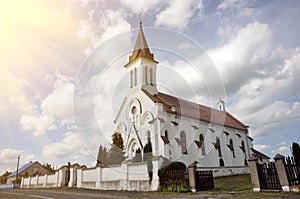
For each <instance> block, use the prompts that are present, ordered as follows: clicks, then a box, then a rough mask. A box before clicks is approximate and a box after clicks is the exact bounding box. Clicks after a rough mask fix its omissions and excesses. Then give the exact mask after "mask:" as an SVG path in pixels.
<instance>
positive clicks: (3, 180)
mask: <svg viewBox="0 0 300 199" xmlns="http://www.w3.org/2000/svg"><path fill="white" fill-rule="evenodd" d="M10 174H11V172H9V171H6V172H5V173H4V174H3V175H2V176H0V184H6V181H7V178H8V176H9V175H10Z"/></svg>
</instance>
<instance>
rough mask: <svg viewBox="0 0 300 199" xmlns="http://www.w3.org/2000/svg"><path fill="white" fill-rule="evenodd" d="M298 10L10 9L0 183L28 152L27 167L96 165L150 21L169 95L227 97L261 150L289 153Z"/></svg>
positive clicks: (298, 57) (177, 2) (103, 2)
mask: <svg viewBox="0 0 300 199" xmlns="http://www.w3.org/2000/svg"><path fill="white" fill-rule="evenodd" d="M299 8H300V1H298V0H285V1H283V0H272V1H271V0H268V1H266V0H265V1H264V0H260V1H258V0H257V1H255V0H218V1H209V0H195V1H193V0H185V1H181V0H172V1H171V0H152V1H146V0H139V1H134V0H114V1H113V0H98V1H96V0H43V1H40V0H26V1H25V0H24V1H22V0H0V55H1V56H0V127H1V139H0V174H2V173H4V172H5V171H14V170H15V168H16V164H17V157H18V155H19V154H20V155H21V162H20V163H21V165H23V164H25V163H27V162H29V161H35V160H37V161H39V162H41V163H42V164H43V163H50V164H51V165H53V166H54V167H55V168H57V167H59V166H61V165H62V164H66V163H67V162H71V163H74V162H78V163H80V164H85V165H87V166H93V165H94V163H95V160H96V155H97V150H98V147H99V145H100V144H103V145H105V146H108V147H109V143H110V140H111V134H112V133H113V131H114V128H113V118H114V116H115V115H116V112H117V110H118V108H119V106H120V104H121V102H122V99H123V97H124V96H125V94H126V93H125V92H124V90H126V88H127V85H128V83H127V80H128V77H127V72H126V70H125V68H124V67H123V66H124V65H125V64H126V63H127V61H128V56H129V55H130V53H131V50H132V48H133V46H134V40H135V36H136V33H137V28H138V27H139V13H140V12H142V19H143V27H144V32H145V35H146V38H147V41H148V44H149V46H150V49H151V51H152V52H153V53H154V54H155V58H156V60H157V61H159V64H158V72H157V81H158V85H159V86H158V88H159V90H161V91H164V92H168V93H171V94H176V96H179V97H181V98H184V99H188V100H192V101H195V102H198V103H201V104H204V105H208V106H211V107H214V108H216V102H217V101H216V100H217V98H219V97H222V98H223V99H224V100H225V103H226V110H227V111H228V112H230V113H231V114H233V115H234V116H236V117H237V118H239V119H240V120H241V121H242V122H243V123H245V124H247V125H249V126H250V135H251V137H253V138H254V146H255V148H256V149H257V150H260V151H262V152H263V153H265V154H267V155H269V156H270V157H274V156H275V155H276V154H277V153H281V154H283V155H290V148H289V147H290V146H291V144H292V142H298V143H299V142H300V136H299V130H300V88H299V84H300V78H299V77H300V39H299V35H300V26H299V22H298V19H299V18H300V13H299ZM195 69H196V70H195ZM197 69H198V70H197ZM195 71H196V72H195ZM197 71H198V72H197ZM174 81H178V82H176V83H174ZM218 89H219V90H218ZM216 90H218V92H217V91H216ZM219 91H220V92H219Z"/></svg>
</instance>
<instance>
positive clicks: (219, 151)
mask: <svg viewBox="0 0 300 199" xmlns="http://www.w3.org/2000/svg"><path fill="white" fill-rule="evenodd" d="M216 148H217V149H218V154H219V157H222V151H221V143H220V138H219V137H216Z"/></svg>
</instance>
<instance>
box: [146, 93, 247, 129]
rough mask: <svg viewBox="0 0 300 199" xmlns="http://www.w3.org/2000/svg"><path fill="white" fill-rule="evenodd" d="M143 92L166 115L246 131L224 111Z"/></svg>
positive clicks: (243, 126)
mask: <svg viewBox="0 0 300 199" xmlns="http://www.w3.org/2000/svg"><path fill="white" fill-rule="evenodd" d="M143 92H144V93H145V94H146V95H147V96H148V97H149V98H150V99H151V100H152V101H153V102H155V103H161V104H163V106H164V110H165V111H166V112H167V113H171V114H175V115H180V116H185V117H190V118H193V119H198V120H201V121H205V122H209V123H215V124H219V125H224V126H227V127H232V128H236V129H240V130H244V131H246V130H247V126H246V125H245V124H243V123H242V122H241V121H239V120H238V119H237V118H235V117H234V116H232V115H231V114H229V113H228V112H225V111H219V110H216V109H213V108H210V107H207V106H204V105H201V104H197V103H194V102H190V101H187V100H183V99H180V98H177V97H174V96H171V95H168V94H165V93H160V92H158V94H154V95H151V94H150V93H149V92H148V91H147V90H144V89H143Z"/></svg>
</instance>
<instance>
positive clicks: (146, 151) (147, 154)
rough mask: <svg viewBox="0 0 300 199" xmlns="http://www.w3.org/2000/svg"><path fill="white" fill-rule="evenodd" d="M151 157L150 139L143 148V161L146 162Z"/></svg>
mask: <svg viewBox="0 0 300 199" xmlns="http://www.w3.org/2000/svg"><path fill="white" fill-rule="evenodd" d="M151 157H152V144H151V141H150V139H149V140H148V142H147V144H146V145H145V147H144V161H148V159H150V158H151Z"/></svg>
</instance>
